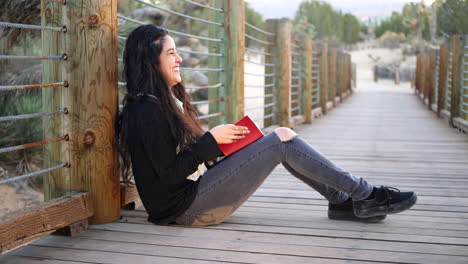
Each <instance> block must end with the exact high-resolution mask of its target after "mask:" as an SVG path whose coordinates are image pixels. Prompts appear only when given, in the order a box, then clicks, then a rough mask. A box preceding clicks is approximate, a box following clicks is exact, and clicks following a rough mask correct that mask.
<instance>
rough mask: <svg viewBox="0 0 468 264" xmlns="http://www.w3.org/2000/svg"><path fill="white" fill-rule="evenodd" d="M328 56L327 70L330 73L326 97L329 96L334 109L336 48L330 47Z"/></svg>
mask: <svg viewBox="0 0 468 264" xmlns="http://www.w3.org/2000/svg"><path fill="white" fill-rule="evenodd" d="M328 56H329V61H328V63H329V65H328V66H329V69H330V72H329V76H330V78H329V80H328V83H329V89H330V90H329V93H328V96H329V98H328V99H329V100H331V102H332V104H333V107H336V100H335V98H336V47H332V48H330V49H329V53H328Z"/></svg>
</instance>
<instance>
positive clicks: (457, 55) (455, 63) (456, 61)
mask: <svg viewBox="0 0 468 264" xmlns="http://www.w3.org/2000/svg"><path fill="white" fill-rule="evenodd" d="M462 45H463V37H462V36H460V35H455V36H453V37H452V94H451V95H452V97H451V100H450V101H451V102H450V124H451V125H454V123H453V119H454V118H456V117H459V116H460V90H461V87H462V86H461V75H460V69H462V67H460V64H461V62H462V57H463V52H462V48H463V46H462Z"/></svg>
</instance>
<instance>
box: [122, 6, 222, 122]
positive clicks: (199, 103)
mask: <svg viewBox="0 0 468 264" xmlns="http://www.w3.org/2000/svg"><path fill="white" fill-rule="evenodd" d="M135 1H136V2H139V3H141V4H143V5H145V6H148V7H151V8H155V9H158V10H161V11H164V12H167V13H168V14H169V15H175V16H178V17H182V18H186V19H189V20H190V21H198V22H201V23H204V24H209V25H215V26H218V27H220V28H221V27H223V26H224V25H223V23H220V22H216V21H211V20H207V19H203V18H198V17H194V16H191V15H188V14H184V13H181V12H177V11H174V10H170V9H169V8H166V7H162V6H160V5H158V4H153V3H148V2H145V1H141V0H135ZM184 2H186V3H188V4H192V5H195V6H197V7H201V8H204V9H208V10H212V11H216V12H220V13H224V10H223V9H222V8H215V7H211V6H207V5H205V4H201V3H197V2H195V1H191V0H184ZM117 17H118V18H119V19H122V20H125V21H129V22H131V23H135V24H138V25H146V24H147V23H145V22H143V21H139V20H137V19H134V18H131V17H127V16H124V15H122V14H118V15H117ZM167 30H168V32H169V33H170V34H173V35H177V36H182V37H188V38H194V39H199V40H206V41H210V42H213V43H214V44H210V45H218V44H217V43H222V42H223V41H224V40H223V39H221V38H216V37H215V38H212V37H205V36H200V35H197V34H192V33H191V32H188V33H185V32H180V31H177V30H172V29H167ZM217 36H218V35H217ZM118 39H119V40H121V41H126V40H127V37H125V36H118ZM218 50H219V49H218ZM177 52H178V53H181V54H182V53H183V54H187V55H188V56H196V58H200V56H209V57H216V58H219V59H223V57H224V54H223V53H221V52H219V53H218V52H208V51H206V52H205V51H196V50H191V49H188V48H185V49H177ZM118 62H119V63H123V59H122V58H118ZM120 65H122V64H120ZM210 65H212V64H210ZM219 65H222V64H219ZM119 67H121V66H119ZM180 70H181V73H184V72H186V73H189V72H200V74H207V73H210V74H209V75H208V74H207V76H208V77H209V78H212V77H210V76H219V77H218V78H217V80H212V81H211V83H214V84H211V85H194V84H192V83H190V82H189V83H188V84H187V85H186V86H185V88H186V89H187V90H188V91H189V92H190V93H194V92H196V91H197V90H200V89H220V90H221V92H220V93H221V94H224V91H223V90H224V89H225V86H224V80H223V78H224V77H223V76H224V74H223V72H224V69H223V68H221V67H213V66H208V67H206V66H205V65H203V66H202V65H199V64H198V65H195V64H192V65H188V66H185V67H180ZM205 72H206V73H205ZM211 73H213V74H214V75H213V74H211ZM217 73H219V74H217ZM184 79H185V78H184ZM125 85H126V83H125V82H118V86H121V87H124V86H125ZM195 97H196V98H197V99H195V100H194V101H192V104H193V105H194V106H196V107H197V108H198V107H203V108H201V109H203V110H200V109H199V110H200V112H203V113H205V110H204V109H205V108H204V107H205V106H203V105H206V104H210V103H221V102H222V101H224V98H215V99H208V100H206V99H205V97H203V96H202V97H201V98H200V97H199V95H198V94H197V95H196V96H195ZM221 106H222V107H223V106H224V104H221ZM122 108H123V107H122V106H120V107H119V109H122ZM209 109H211V104H210V105H209V107H208V110H209ZM219 110H221V109H219ZM223 115H224V111H222V110H221V111H219V112H217V113H211V114H205V115H203V114H202V115H200V116H199V119H201V120H203V119H209V118H213V117H218V116H223Z"/></svg>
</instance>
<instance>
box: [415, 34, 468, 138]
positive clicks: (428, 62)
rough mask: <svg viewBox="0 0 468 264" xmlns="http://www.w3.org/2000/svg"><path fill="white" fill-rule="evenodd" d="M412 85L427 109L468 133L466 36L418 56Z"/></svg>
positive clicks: (467, 43) (467, 38) (456, 37)
mask: <svg viewBox="0 0 468 264" xmlns="http://www.w3.org/2000/svg"><path fill="white" fill-rule="evenodd" d="M414 85H415V89H416V93H417V94H418V95H419V96H420V98H421V100H422V101H423V102H424V103H425V104H426V105H427V106H428V109H430V110H432V111H434V112H436V113H437V114H438V115H439V116H440V117H442V118H443V119H445V120H447V121H448V122H449V123H450V124H451V125H452V126H454V127H457V128H458V129H460V130H461V131H463V132H465V133H466V132H468V36H467V35H465V36H460V35H456V36H453V37H452V38H451V40H450V41H449V42H447V43H444V44H442V45H440V46H439V47H434V48H430V49H429V50H428V51H426V52H424V53H423V54H420V55H418V57H417V61H416V72H415V74H414Z"/></svg>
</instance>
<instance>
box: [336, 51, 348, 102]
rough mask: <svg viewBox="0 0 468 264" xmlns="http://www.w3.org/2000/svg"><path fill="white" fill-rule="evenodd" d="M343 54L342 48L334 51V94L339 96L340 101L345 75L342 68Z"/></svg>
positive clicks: (342, 97) (342, 96) (342, 95)
mask: <svg viewBox="0 0 468 264" xmlns="http://www.w3.org/2000/svg"><path fill="white" fill-rule="evenodd" d="M343 59H344V55H343V51H342V50H337V51H336V96H338V97H339V99H340V102H343V100H344V94H343V92H344V89H343V84H344V78H345V77H346V75H345V71H343V69H344V67H343V66H344V60H343Z"/></svg>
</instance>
